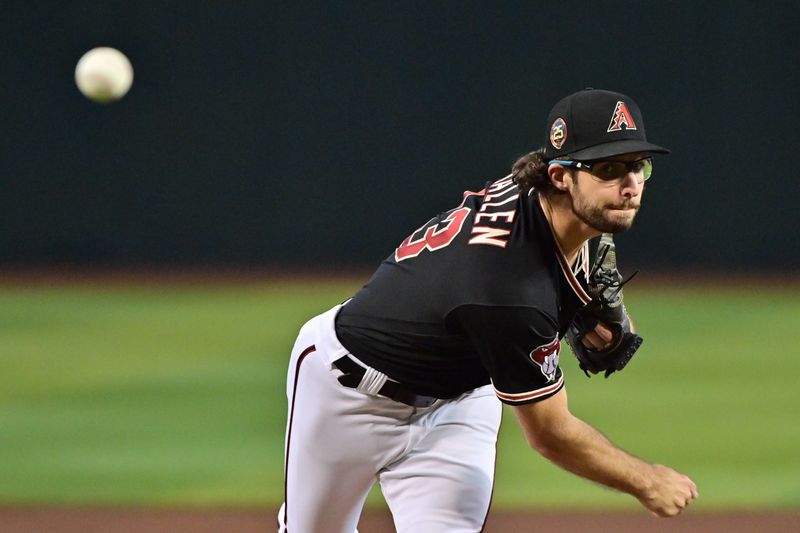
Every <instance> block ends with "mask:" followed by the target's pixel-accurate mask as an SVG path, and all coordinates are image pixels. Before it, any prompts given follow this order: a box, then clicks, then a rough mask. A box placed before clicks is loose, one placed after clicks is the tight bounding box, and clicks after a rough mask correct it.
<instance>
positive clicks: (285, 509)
mask: <svg viewBox="0 0 800 533" xmlns="http://www.w3.org/2000/svg"><path fill="white" fill-rule="evenodd" d="M316 351H317V347H316V346H315V345H313V344H312V345H311V346H309V347H308V348H306V349H305V350H303V353H301V354H300V357H298V358H297V365H296V366H295V368H294V385H293V388H292V409H291V411H290V412H289V431H288V433H287V435H286V462H285V464H284V465H283V472H284V474H283V525H284V527H285V528H286V529H285V531H286V533H289V490H288V488H287V485H288V483H289V444H290V443H291V442H292V421H293V420H294V400H295V398H296V397H297V381H298V379H299V377H300V365H301V364H302V363H303V360H304V359H305V358H306V356H307V355H309V354H311V353H314V352H316Z"/></svg>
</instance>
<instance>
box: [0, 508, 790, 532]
mask: <svg viewBox="0 0 800 533" xmlns="http://www.w3.org/2000/svg"><path fill="white" fill-rule="evenodd" d="M275 516H276V514H275V511H271V510H267V509H148V508H113V507H102V508H101V507H96V508H93V507H35V506H16V507H14V506H8V507H0V531H2V532H3V533H34V532H35V533H39V532H41V533H134V532H135V533H142V532H147V533H167V532H169V533H234V532H235V533H268V532H274V531H276V530H277V525H276V523H275ZM359 531H360V532H361V533H392V532H394V528H393V527H392V522H391V518H390V516H389V515H388V514H387V513H385V512H382V511H368V512H366V513H364V516H363V517H362V519H361V523H360V525H359ZM486 532H487V533H509V532H513V533H527V532H530V533H534V532H535V533H584V532H585V533H634V532H635V533H643V532H644V533H667V532H670V533H672V532H680V533H723V532H724V533H751V532H752V533H798V532H800V511H796V512H788V511H787V512H771V513H768V512H741V511H737V512H729V513H722V512H715V513H701V512H698V513H692V512H691V511H688V512H687V513H685V514H684V515H682V516H679V517H677V518H670V519H663V518H654V517H651V516H649V515H647V514H646V513H644V512H639V513H602V512H587V511H576V512H541V511H493V512H492V513H491V515H490V517H489V521H488V523H487V526H486ZM299 533H302V532H299ZM422 533H424V532H422Z"/></svg>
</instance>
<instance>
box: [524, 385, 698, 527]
mask: <svg viewBox="0 0 800 533" xmlns="http://www.w3.org/2000/svg"><path fill="white" fill-rule="evenodd" d="M514 412H515V414H516V415H517V418H518V419H519V422H520V425H521V426H522V429H523V431H524V432H525V436H526V437H527V439H528V442H529V443H530V445H531V446H532V447H533V448H534V449H535V450H536V451H538V452H539V453H540V454H541V455H543V456H544V457H546V458H547V459H549V460H550V461H552V462H553V463H555V464H557V465H558V466H560V467H561V468H564V469H565V470H568V471H570V472H572V473H574V474H577V475H579V476H581V477H584V478H586V479H590V480H592V481H596V482H597V483H601V484H603V485H606V486H607V487H611V488H614V489H617V490H620V491H623V492H626V493H628V494H630V495H632V496H634V497H635V498H637V499H638V500H639V501H640V502H641V503H642V505H644V506H645V507H647V508H648V509H649V510H650V511H651V512H652V513H654V514H656V515H659V516H674V515H676V514H678V513H680V512H681V511H682V510H683V509H685V508H686V506H687V505H689V502H690V501H691V500H693V499H694V498H696V497H697V486H696V485H695V483H694V481H692V480H691V479H690V478H689V477H687V476H685V475H684V474H681V473H679V472H676V471H675V470H673V469H671V468H668V467H666V466H662V465H656V464H650V463H648V462H646V461H643V460H641V459H639V458H637V457H634V456H633V455H631V454H629V453H627V452H625V451H624V450H622V449H620V448H618V447H617V446H615V445H614V444H612V443H611V442H610V441H609V440H608V439H607V438H606V437H605V436H603V435H602V434H601V433H600V432H599V431H597V430H596V429H594V428H593V427H592V426H590V425H589V424H587V423H586V422H583V421H582V420H580V419H578V418H576V417H574V416H573V415H572V414H571V413H570V412H569V410H568V409H567V395H566V391H565V390H563V389H562V390H561V391H559V392H558V393H556V394H555V395H554V396H552V397H550V398H548V399H546V400H544V401H542V402H540V403H538V404H530V405H522V406H518V407H516V408H515V410H514Z"/></svg>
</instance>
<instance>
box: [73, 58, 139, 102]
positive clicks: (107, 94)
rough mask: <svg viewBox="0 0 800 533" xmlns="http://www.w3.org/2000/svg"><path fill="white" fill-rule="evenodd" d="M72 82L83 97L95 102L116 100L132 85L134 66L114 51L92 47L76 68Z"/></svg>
mask: <svg viewBox="0 0 800 533" xmlns="http://www.w3.org/2000/svg"><path fill="white" fill-rule="evenodd" d="M75 83H76V84H77V85H78V89H80V91H81V92H82V93H83V95H84V96H86V98H88V99H89V100H92V101H94V102H98V103H102V104H104V103H108V102H113V101H114V100H119V99H120V98H122V97H123V96H125V94H126V93H127V92H128V90H129V89H130V88H131V84H132V83H133V67H132V66H131V62H130V61H128V58H127V57H125V54H123V53H122V52H120V51H119V50H117V49H115V48H109V47H107V46H101V47H99V48H92V49H91V50H89V51H88V52H86V53H85V54H83V57H81V58H80V60H79V61H78V64H77V65H76V66H75Z"/></svg>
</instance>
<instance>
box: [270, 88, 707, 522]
mask: <svg viewBox="0 0 800 533" xmlns="http://www.w3.org/2000/svg"><path fill="white" fill-rule="evenodd" d="M667 152H668V151H667V150H666V149H664V148H662V147H660V146H657V145H655V144H651V143H649V142H648V141H647V139H646V136H645V129H644V122H643V120H642V115H641V113H640V111H639V108H638V106H637V105H636V103H635V102H634V101H633V100H632V99H631V98H630V97H628V96H625V95H623V94H619V93H616V92H610V91H604V90H593V89H587V90H584V91H580V92H577V93H575V94H571V95H569V96H567V97H565V98H563V99H562V100H560V101H559V102H558V103H556V104H555V106H554V107H553V109H552V111H551V112H550V115H549V118H548V122H547V127H546V139H545V145H544V147H543V148H541V149H538V150H536V151H534V152H531V153H529V154H527V155H525V156H523V157H521V158H520V159H519V160H518V161H517V162H516V163H515V164H514V165H513V167H512V171H511V173H510V174H509V175H507V176H505V177H502V178H500V179H497V180H495V181H491V182H489V183H486V185H485V186H484V187H483V188H482V189H480V190H477V191H474V192H472V191H468V192H465V193H464V195H463V198H462V199H461V202H460V203H459V204H458V205H456V206H455V207H453V208H452V209H450V210H448V211H445V212H442V213H439V214H438V215H436V216H434V217H433V218H431V219H430V220H429V221H427V222H426V223H424V224H423V225H422V226H420V227H419V228H417V229H416V230H414V231H412V232H411V234H410V235H408V237H407V238H406V239H405V240H403V242H401V243H400V244H399V245H398V246H397V248H396V249H395V250H394V251H392V253H391V254H390V255H389V257H387V258H386V259H385V260H384V261H383V263H382V264H381V265H380V267H379V268H378V269H377V271H376V272H375V274H374V275H373V276H372V278H371V279H370V280H369V282H368V283H367V284H366V285H365V286H364V287H363V288H362V289H361V290H360V291H359V292H358V293H356V294H355V295H354V296H353V298H352V299H350V300H348V301H347V302H345V303H344V304H342V305H337V306H336V307H334V308H333V309H331V310H329V311H328V312H326V313H324V314H322V315H320V316H317V317H315V318H313V319H312V320H310V321H309V322H308V323H306V324H305V325H304V326H303V328H302V329H301V330H300V334H299V336H298V338H297V341H296V344H295V346H294V350H293V352H292V356H291V361H290V366H289V372H288V380H287V396H288V401H289V416H288V421H287V429H286V456H285V457H286V462H285V474H286V478H285V480H286V499H285V502H284V505H283V507H282V508H281V511H280V514H279V517H278V522H279V527H280V531H288V532H292V533H315V532H319V533H353V532H354V531H355V529H356V526H357V524H358V519H359V515H360V513H361V508H362V505H363V503H364V500H365V498H366V496H367V493H368V491H369V489H370V487H371V486H372V485H373V483H374V482H375V481H376V480H377V482H378V483H380V487H381V490H382V492H383V494H384V497H385V499H386V501H387V503H388V505H389V508H390V510H391V512H392V515H393V519H394V522H395V526H396V528H397V531H398V532H400V533H406V532H421V531H422V532H425V533H454V532H476V531H481V530H482V529H483V526H484V523H485V520H486V516H487V513H488V511H489V503H490V500H491V494H492V488H493V482H494V467H495V452H496V441H497V432H498V429H499V425H500V415H501V406H502V404H507V405H509V406H511V408H512V409H513V411H514V413H515V414H516V418H517V419H518V421H519V423H520V425H521V427H522V429H523V432H524V434H525V436H526V438H527V440H528V442H529V443H530V446H531V448H533V449H534V450H535V451H537V452H538V453H540V454H541V455H543V456H544V457H546V458H547V459H548V460H550V461H552V462H553V463H555V464H556V465H558V466H560V467H562V468H564V469H566V470H569V471H570V472H573V473H575V474H577V475H579V476H582V477H585V478H587V479H591V480H593V481H596V482H598V483H601V484H603V485H606V486H608V487H611V488H614V489H617V490H619V491H622V492H625V493H628V494H630V495H632V496H634V497H635V498H637V499H638V500H639V501H640V502H641V503H642V505H643V506H644V507H646V508H647V509H648V510H649V511H651V512H652V513H654V514H656V515H659V516H673V515H677V514H678V513H680V512H681V511H682V510H683V509H684V508H686V506H687V505H688V504H689V503H690V502H691V501H692V500H693V499H694V498H696V497H697V488H696V486H695V484H694V482H693V481H692V480H691V479H690V478H688V477H687V476H685V475H683V474H681V473H678V472H676V471H675V470H672V469H671V468H668V467H666V466H662V465H658V464H651V463H649V462H646V461H644V460H642V459H638V458H636V457H634V456H633V455H630V454H629V453H627V452H625V451H623V450H621V449H620V448H618V447H617V446H615V445H614V444H612V443H611V442H609V440H608V439H606V438H605V437H604V436H603V435H602V434H600V433H599V432H598V431H597V430H595V429H594V428H593V427H592V426H590V425H589V424H587V423H586V422H583V421H582V420H580V419H578V418H576V417H575V416H573V415H572V414H571V413H570V410H569V407H568V403H567V392H566V388H565V385H564V383H565V377H564V374H563V372H562V370H561V368H560V366H559V356H560V354H561V340H562V339H564V338H566V339H567V341H568V342H569V343H570V345H571V347H572V349H573V352H574V353H575V354H576V356H577V357H578V362H579V364H580V367H581V368H582V369H583V370H584V371H585V372H586V373H587V375H592V374H596V373H600V372H602V373H604V374H605V375H606V377H607V376H608V375H609V374H611V373H612V372H615V371H620V370H622V369H623V368H624V367H625V365H626V364H628V362H629V361H630V360H631V357H632V356H633V355H634V353H635V352H636V351H637V349H638V348H639V347H640V345H641V344H642V338H641V337H640V336H639V335H637V334H636V332H635V331H634V329H633V327H632V324H631V320H630V318H629V316H628V313H627V310H626V308H625V306H624V304H623V298H622V285H623V284H624V283H625V280H623V279H622V278H621V276H620V273H619V270H618V269H617V266H616V250H615V247H614V242H613V239H612V235H613V234H615V233H618V232H621V231H624V230H627V229H628V228H630V227H631V225H632V224H633V221H634V218H635V216H636V213H637V211H638V210H639V206H640V203H641V199H642V194H643V192H644V188H645V183H646V181H647V179H649V178H650V176H651V174H652V172H653V156H654V155H655V154H664V153H667Z"/></svg>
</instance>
